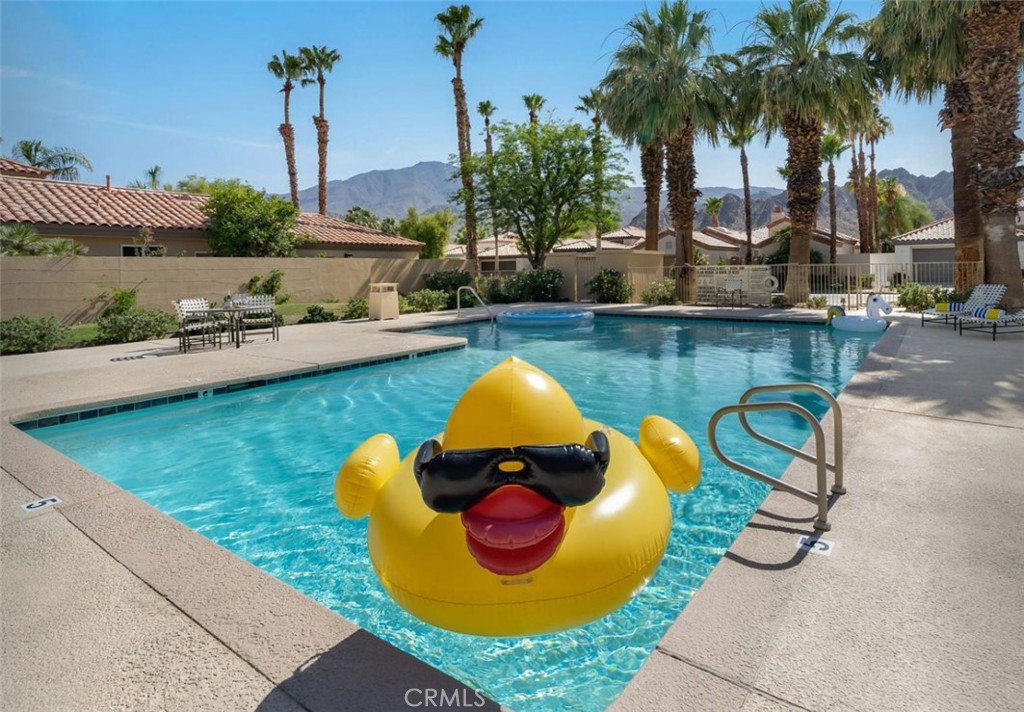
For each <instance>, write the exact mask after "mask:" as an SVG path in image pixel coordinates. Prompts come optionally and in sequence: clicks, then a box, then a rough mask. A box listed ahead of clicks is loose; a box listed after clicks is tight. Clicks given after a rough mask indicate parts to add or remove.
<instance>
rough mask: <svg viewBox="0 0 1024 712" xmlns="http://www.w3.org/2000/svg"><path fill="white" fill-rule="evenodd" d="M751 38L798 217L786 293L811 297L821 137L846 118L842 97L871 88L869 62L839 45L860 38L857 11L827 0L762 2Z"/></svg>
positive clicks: (750, 53)
mask: <svg viewBox="0 0 1024 712" xmlns="http://www.w3.org/2000/svg"><path fill="white" fill-rule="evenodd" d="M751 27H752V30H753V37H754V42H753V44H751V45H749V46H747V47H744V48H742V49H740V50H739V54H740V56H744V57H746V58H748V59H749V60H750V61H751V63H752V64H753V66H754V69H755V71H756V72H757V73H758V75H759V76H760V77H761V89H762V96H763V97H764V101H765V104H764V109H765V118H766V121H767V124H768V126H769V128H771V129H773V130H774V129H777V130H780V131H781V133H782V135H783V136H784V137H785V139H786V143H787V160H786V165H787V167H788V168H789V179H788V180H787V186H786V187H787V191H788V193H789V213H790V217H791V219H792V221H793V233H792V234H793V237H792V242H791V244H790V262H791V263H794V264H793V266H791V268H790V274H789V275H788V276H787V279H786V291H785V299H786V301H787V302H788V303H790V304H798V303H802V302H806V301H807V298H808V296H809V289H808V288H809V279H808V278H809V274H808V270H807V267H806V266H807V265H808V264H809V262H810V250H811V231H812V230H813V228H814V224H815V219H816V216H817V212H818V202H819V200H820V196H821V137H822V135H823V134H824V126H825V123H826V122H828V121H831V120H833V119H838V118H841V117H839V116H837V114H838V113H839V111H838V109H837V108H836V107H837V105H841V104H842V103H843V102H845V101H847V100H850V99H851V98H852V99H854V100H862V98H863V97H864V96H865V95H867V94H870V93H871V90H872V87H871V82H870V73H869V67H868V64H867V62H866V60H865V59H864V58H863V57H861V56H860V55H859V54H858V53H855V52H841V51H839V50H840V49H842V48H843V47H844V46H845V45H847V44H848V43H850V42H852V41H856V40H858V39H860V37H861V36H862V30H861V28H860V26H859V25H857V24H856V22H855V18H854V16H853V15H852V14H850V13H847V12H842V11H838V10H837V11H834V12H833V11H832V9H831V7H830V6H829V3H828V0H790V2H789V5H788V7H782V6H779V5H775V6H772V7H770V8H762V10H761V11H760V12H758V13H757V15H756V16H755V18H754V20H753V22H752V24H751Z"/></svg>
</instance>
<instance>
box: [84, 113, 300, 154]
mask: <svg viewBox="0 0 1024 712" xmlns="http://www.w3.org/2000/svg"><path fill="white" fill-rule="evenodd" d="M74 116H75V118H77V119H80V120H82V121H92V122H95V123H100V124H112V125H114V126H127V127H128V128H133V129H139V130H141V131H149V132H152V133H161V134H169V135H172V136H181V137H183V138H191V139H197V140H200V141H212V142H214V143H229V144H233V145H236V146H246V147H248V148H262V149H276V148H280V144H278V143H262V142H259V141H247V140H245V139H240V138H233V137H231V136H218V135H215V134H207V133H200V132H199V131H189V130H187V129H179V128H176V127H174V126H165V125H163V124H149V123H143V122H141V121H126V120H124V119H113V118H110V117H106V116H92V115H89V114H74Z"/></svg>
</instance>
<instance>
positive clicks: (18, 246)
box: [0, 224, 46, 257]
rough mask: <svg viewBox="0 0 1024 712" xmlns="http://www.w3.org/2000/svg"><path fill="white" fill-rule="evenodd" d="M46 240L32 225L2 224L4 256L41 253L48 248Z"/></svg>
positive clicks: (1, 251) (0, 252)
mask: <svg viewBox="0 0 1024 712" xmlns="http://www.w3.org/2000/svg"><path fill="white" fill-rule="evenodd" d="M44 242H45V241H44V240H43V239H42V238H41V237H39V235H38V234H37V233H36V231H35V229H34V228H33V227H32V226H30V225H22V224H14V225H3V226H0V255H3V256H4V257H14V256H25V255H41V254H43V253H44V251H45V249H46V245H45V244H44Z"/></svg>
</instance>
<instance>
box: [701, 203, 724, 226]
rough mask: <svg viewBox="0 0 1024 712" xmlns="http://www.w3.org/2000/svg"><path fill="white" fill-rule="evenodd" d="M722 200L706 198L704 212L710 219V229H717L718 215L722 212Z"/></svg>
mask: <svg viewBox="0 0 1024 712" xmlns="http://www.w3.org/2000/svg"><path fill="white" fill-rule="evenodd" d="M724 202H725V201H724V200H723V199H722V198H708V199H707V200H705V201H704V211H705V212H706V213H707V214H708V215H709V216H710V217H711V227H718V213H720V212H722V203H724Z"/></svg>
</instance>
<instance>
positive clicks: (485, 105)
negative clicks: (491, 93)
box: [476, 101, 500, 272]
mask: <svg viewBox="0 0 1024 712" xmlns="http://www.w3.org/2000/svg"><path fill="white" fill-rule="evenodd" d="M476 110H477V113H478V114H480V116H482V117H483V118H484V154H485V155H486V156H487V160H488V162H489V161H490V160H491V159H492V158H493V157H494V136H493V135H492V134H491V117H492V116H494V112H496V111H497V110H498V107H496V106H495V105H494V104H492V103H491V102H489V101H481V102H480V103H479V104H477V105H476ZM488 166H490V163H488ZM484 180H486V181H493V176H492V175H491V174H490V173H488V174H487V175H486V176H485V177H484ZM487 216H488V218H489V219H490V222H491V235H492V236H493V237H494V271H495V272H497V271H498V223H499V222H500V219H499V217H498V212H497V210H495V207H494V203H488V204H487Z"/></svg>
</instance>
